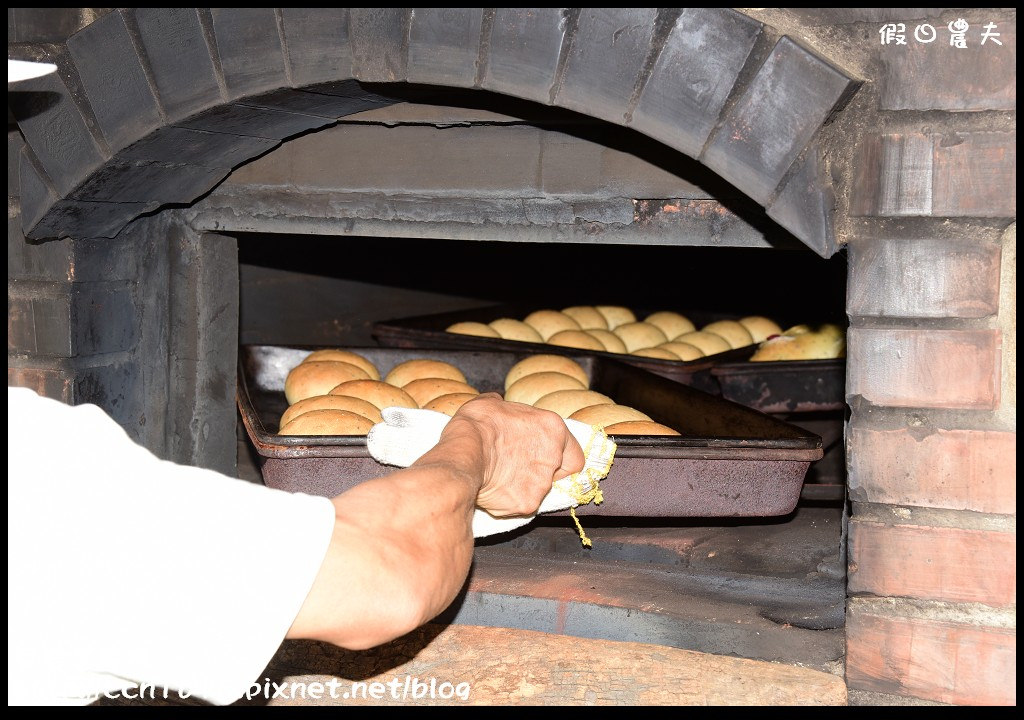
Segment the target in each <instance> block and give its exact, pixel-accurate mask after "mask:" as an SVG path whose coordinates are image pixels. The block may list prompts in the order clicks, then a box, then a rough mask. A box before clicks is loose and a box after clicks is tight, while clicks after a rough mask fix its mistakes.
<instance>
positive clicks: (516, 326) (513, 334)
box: [488, 318, 544, 343]
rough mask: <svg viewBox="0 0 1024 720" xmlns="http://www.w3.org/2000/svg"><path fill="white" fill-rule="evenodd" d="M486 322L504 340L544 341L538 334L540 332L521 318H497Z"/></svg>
mask: <svg viewBox="0 0 1024 720" xmlns="http://www.w3.org/2000/svg"><path fill="white" fill-rule="evenodd" d="M488 324H489V325H490V326H491V327H492V328H494V329H495V330H496V331H497V332H498V334H499V335H501V336H502V337H503V338H504V339H506V340H518V341H519V342H534V343H543V342H544V338H542V337H541V336H540V333H539V332H537V331H536V330H534V329H533V328H532V327H530V326H529V325H527V324H526V323H524V322H523V321H522V320H513V319H512V318H498V319H497V320H494V321H493V322H491V323H488Z"/></svg>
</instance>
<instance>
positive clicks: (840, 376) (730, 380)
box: [711, 348, 846, 413]
mask: <svg viewBox="0 0 1024 720" xmlns="http://www.w3.org/2000/svg"><path fill="white" fill-rule="evenodd" d="M747 351H748V355H747V358H744V359H743V360H741V361H731V362H723V363H717V364H715V366H714V367H712V368H711V374H712V375H713V376H714V377H715V379H716V380H717V381H718V384H719V387H720V388H721V394H722V397H723V398H725V399H726V400H731V401H733V402H737V403H740V404H741V405H746V406H747V407H751V408H754V409H755V410H760V411H761V412H765V413H809V412H820V411H823V410H842V409H843V408H845V407H846V358H833V359H829V360H781V361H777V362H750V361H749V356H750V355H753V354H754V350H753V348H747Z"/></svg>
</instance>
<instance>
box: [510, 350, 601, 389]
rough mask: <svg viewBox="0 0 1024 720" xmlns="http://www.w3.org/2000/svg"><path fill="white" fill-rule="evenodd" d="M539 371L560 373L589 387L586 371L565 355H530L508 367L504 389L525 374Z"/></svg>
mask: <svg viewBox="0 0 1024 720" xmlns="http://www.w3.org/2000/svg"><path fill="white" fill-rule="evenodd" d="M540 372H557V373H562V374H563V375H568V376H569V377H573V378H576V379H577V380H579V381H580V383H582V384H583V387H584V388H588V387H590V377H589V376H588V375H587V372H586V371H585V370H584V369H583V367H582V366H581V365H580V364H579V363H578V362H576V361H575V360H573V359H572V358H568V357H566V356H565V355H531V356H530V357H528V358H526V359H524V360H520V361H519V362H517V363H516V364H515V365H513V366H512V367H511V368H509V371H508V373H507V374H506V375H505V389H506V390H508V389H509V388H510V387H512V385H513V384H514V383H515V382H516V381H518V380H520V379H522V378H524V377H526V376H527V375H533V374H534V373H540Z"/></svg>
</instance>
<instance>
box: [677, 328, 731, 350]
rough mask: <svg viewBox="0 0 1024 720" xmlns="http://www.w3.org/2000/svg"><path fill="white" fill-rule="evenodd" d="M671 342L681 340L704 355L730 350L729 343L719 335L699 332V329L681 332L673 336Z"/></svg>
mask: <svg viewBox="0 0 1024 720" xmlns="http://www.w3.org/2000/svg"><path fill="white" fill-rule="evenodd" d="M672 342H682V343H687V344H688V345H693V346H694V347H696V348H698V349H699V350H700V351H701V352H702V353H704V354H705V355H715V354H716V353H720V352H725V351H726V350H732V346H731V345H729V342H728V341H727V340H726V339H725V338H724V337H722V336H721V335H715V334H714V333H706V332H701V331H700V330H697V331H695V332H690V333H683V334H682V335H680V336H679V337H677V338H674V339H673V340H672Z"/></svg>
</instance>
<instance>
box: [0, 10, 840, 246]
mask: <svg viewBox="0 0 1024 720" xmlns="http://www.w3.org/2000/svg"><path fill="white" fill-rule="evenodd" d="M57 62H58V65H59V68H60V72H59V73H58V74H55V75H51V76H47V77H46V78H41V79H39V80H36V81H34V84H33V85H27V84H26V87H25V88H24V89H28V90H36V91H42V92H34V93H16V94H15V96H16V97H15V100H14V101H12V102H11V103H10V104H11V107H12V110H13V112H14V113H15V117H16V118H17V119H18V121H19V126H20V128H21V130H22V133H23V134H24V136H25V140H26V147H25V148H24V149H23V151H22V156H21V158H20V163H19V169H20V179H21V188H22V221H23V226H24V230H25V234H26V236H27V237H31V238H46V237H58V236H70V237H90V236H91V237H110V236H113V235H115V234H117V233H118V232H119V231H120V230H121V229H122V228H123V227H124V226H125V225H126V224H127V223H129V222H131V221H132V220H133V219H134V218H136V217H138V216H140V215H142V214H145V213H149V212H152V211H154V210H156V209H157V208H159V207H162V206H164V205H169V204H188V203H191V202H192V201H194V200H196V199H197V198H199V197H201V196H202V195H203V194H205V193H206V192H208V191H209V190H210V189H211V188H213V187H214V186H216V185H217V184H218V183H219V182H220V181H221V180H223V179H224V177H226V176H227V175H228V174H229V173H230V172H231V170H232V168H234V167H236V166H238V165H239V164H241V163H243V162H245V161H247V160H249V159H251V158H253V157H256V156H258V155H260V154H262V153H264V152H266V151H267V150H269V149H271V148H273V147H275V146H276V145H278V144H279V143H281V142H282V141H284V140H286V139H287V138H289V137H292V136H295V135H297V134H301V133H304V132H308V131H312V130H316V129H319V128H323V127H326V126H328V125H331V124H333V123H334V122H336V121H337V119H338V118H340V117H343V116H345V115H349V114H352V113H354V112H359V111H360V110H364V109H367V108H368V107H373V106H377V105H381V104H387V103H389V102H393V101H392V100H389V99H388V98H386V97H382V96H381V95H377V94H374V93H372V92H369V91H368V90H367V89H366V88H365V86H364V85H363V84H362V83H422V84H429V85H438V86H449V87H459V88H477V89H482V90H489V91H494V92H498V93H503V94H507V95H511V96H515V97H519V98H523V99H526V100H531V101H536V102H540V103H544V104H548V105H554V106H559V107H564V108H567V109H570V110H574V111H577V112H581V113H584V114H587V115H591V116H594V117H597V118H601V119H603V120H607V121H609V122H612V123H616V124H619V125H624V126H627V127H630V128H633V129H635V130H637V131H639V132H641V133H644V134H646V135H648V136H650V137H652V138H654V139H656V140H659V141H661V142H663V143H664V144H666V145H667V146H669V147H671V148H674V149H675V150H678V151H680V152H683V153H685V154H687V155H689V156H691V157H694V158H697V159H698V160H700V161H701V162H703V163H704V164H706V165H707V166H708V167H710V168H711V169H712V170H714V171H716V172H717V173H718V174H719V175H721V176H722V177H724V178H725V179H726V180H728V181H729V182H731V183H732V184H734V185H735V186H736V187H737V188H739V189H740V190H742V191H743V192H745V193H746V194H747V195H749V196H750V197H751V198H753V199H754V200H755V201H757V202H758V203H760V204H761V205H763V206H764V207H765V208H766V209H767V212H768V215H769V216H770V217H772V218H773V219H775V220H776V221H777V222H778V223H779V224H780V225H782V226H783V227H785V228H786V229H788V230H790V231H791V232H792V233H793V234H794V235H796V236H797V237H798V238H800V239H801V240H802V241H803V242H805V243H806V244H807V245H809V246H810V247H811V248H813V249H814V250H815V251H817V252H818V253H820V254H822V255H825V256H828V255H831V254H832V253H833V252H834V251H835V241H834V239H833V237H832V221H831V213H832V199H831V185H830V182H829V181H828V179H827V176H826V174H825V173H823V172H822V171H821V169H820V166H821V162H820V160H821V159H820V157H819V153H818V150H817V148H816V146H815V145H814V144H813V142H812V141H813V138H814V137H815V135H816V134H817V132H818V130H819V129H820V128H821V126H822V125H823V124H824V123H825V122H826V120H827V119H828V118H829V116H830V115H831V113H832V112H833V111H834V110H835V109H836V108H837V107H839V106H841V105H842V103H843V101H844V99H845V98H846V97H847V96H848V95H849V94H850V92H851V91H852V90H853V88H854V87H855V86H856V83H855V82H854V81H853V80H852V79H851V78H850V77H848V76H847V75H846V74H844V73H843V72H842V71H840V70H839V69H837V68H836V67H834V66H833V65H832V64H830V63H829V62H828V61H826V60H824V59H822V58H820V57H819V56H817V55H815V54H813V53H811V52H809V51H807V50H806V49H804V48H803V47H801V46H800V45H798V44H797V43H795V42H793V41H792V40H791V39H790V38H788V37H785V36H779V35H778V33H776V32H775V31H773V30H772V29H771V28H769V27H766V26H764V25H763V24H762V23H760V22H758V21H755V20H753V19H751V18H749V17H747V16H745V15H742V14H740V13H737V12H734V11H732V10H729V9H720V8H687V9H682V10H680V9H661V10H658V9H651V8H597V9H582V10H569V9H558V8H534V9H513V8H466V9H454V8H445V9H431V8H415V9H409V8H405V9H402V8H382V9H372V8H369V9H368V8H353V9H348V8H340V9H339V8H333V9H332V8H326V9H303V10H301V11H300V10H295V9H292V8H280V9H270V8H223V9H205V8H156V9H154V8H124V9H120V10H116V11H113V12H110V13H108V14H107V15H104V16H103V17H101V18H99V19H98V20H96V21H95V22H93V23H92V24H90V25H89V26H87V27H85V28H83V29H82V30H81V31H79V32H78V33H76V34H75V35H73V36H72V37H70V38H69V39H68V41H67V42H66V44H65V45H64V46H62V47H61V48H60V50H59V52H58V57H57ZM19 89H20V88H19Z"/></svg>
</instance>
